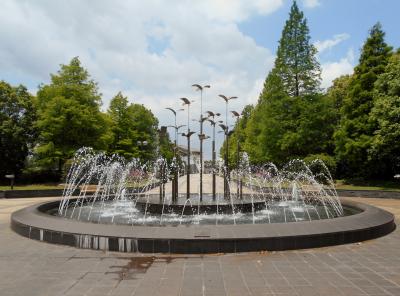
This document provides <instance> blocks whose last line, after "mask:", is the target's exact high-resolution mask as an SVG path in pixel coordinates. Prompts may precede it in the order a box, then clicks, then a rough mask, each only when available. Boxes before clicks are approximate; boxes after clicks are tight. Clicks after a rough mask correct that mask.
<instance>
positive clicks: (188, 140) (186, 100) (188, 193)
mask: <svg viewBox="0 0 400 296" xmlns="http://www.w3.org/2000/svg"><path fill="white" fill-rule="evenodd" d="M181 100H182V101H183V104H182V105H183V106H187V133H182V134H181V135H182V136H184V137H186V138H187V164H186V198H188V199H189V198H190V137H191V136H192V135H193V134H194V133H195V132H191V131H190V104H191V103H192V102H193V101H189V99H187V98H181Z"/></svg>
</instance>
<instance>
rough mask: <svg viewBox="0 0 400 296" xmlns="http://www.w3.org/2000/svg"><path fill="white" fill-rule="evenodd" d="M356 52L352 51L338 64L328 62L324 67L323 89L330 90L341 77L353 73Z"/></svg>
mask: <svg viewBox="0 0 400 296" xmlns="http://www.w3.org/2000/svg"><path fill="white" fill-rule="evenodd" d="M353 64H354V51H353V50H352V49H350V50H349V51H348V52H347V54H346V56H345V57H343V58H342V59H340V60H339V61H338V62H326V63H323V64H322V65H321V67H322V74H321V76H322V83H321V86H322V87H323V88H328V87H329V86H331V85H332V81H333V80H334V79H335V78H338V77H339V76H341V75H345V74H351V73H353V68H354V65H353Z"/></svg>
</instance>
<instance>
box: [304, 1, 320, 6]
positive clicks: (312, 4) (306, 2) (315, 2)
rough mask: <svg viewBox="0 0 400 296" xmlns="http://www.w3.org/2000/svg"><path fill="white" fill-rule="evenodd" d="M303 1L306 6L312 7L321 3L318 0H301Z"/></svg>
mask: <svg viewBox="0 0 400 296" xmlns="http://www.w3.org/2000/svg"><path fill="white" fill-rule="evenodd" d="M303 3H304V6H305V7H307V8H314V7H317V6H320V5H321V2H320V0H303Z"/></svg>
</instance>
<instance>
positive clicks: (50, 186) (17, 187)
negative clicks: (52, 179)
mask: <svg viewBox="0 0 400 296" xmlns="http://www.w3.org/2000/svg"><path fill="white" fill-rule="evenodd" d="M63 188H64V186H59V185H56V184H31V185H14V190H41V189H63ZM0 190H11V187H10V186H0Z"/></svg>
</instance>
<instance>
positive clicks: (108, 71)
mask: <svg viewBox="0 0 400 296" xmlns="http://www.w3.org/2000/svg"><path fill="white" fill-rule="evenodd" d="M297 2H298V5H299V7H300V9H301V10H303V12H304V14H305V16H306V18H307V20H308V24H309V28H310V35H311V42H312V43H313V44H314V45H315V46H316V47H317V49H318V60H319V62H320V63H321V66H322V87H323V88H325V89H326V88H327V87H329V86H330V85H331V83H332V80H333V79H335V78H336V77H338V76H340V75H343V74H349V73H351V72H352V70H353V67H354V66H355V65H356V64H357V61H358V58H359V54H360V49H361V47H362V44H363V42H364V41H365V39H366V38H367V36H368V30H369V29H370V28H371V27H372V26H373V25H374V24H375V23H376V22H378V21H379V22H381V24H382V26H383V30H384V31H385V32H386V41H387V42H388V43H389V44H390V45H392V46H393V47H394V48H398V47H399V46H400V30H399V29H398V28H399V27H400V26H399V25H400V22H399V20H398V16H397V14H398V11H400V1H398V0H298V1H297ZM291 4H292V1H291V0H190V1H189V0H168V1H163V0H146V1H141V0H135V1H134V0H131V1H128V0H113V1H111V0H108V1H106V0H69V1H67V0H36V1H30V0H2V1H1V9H0V40H1V42H0V80H5V81H7V82H9V83H11V84H13V85H18V84H23V85H25V86H27V87H28V89H29V90H30V91H31V92H32V93H33V94H35V93H36V91H37V87H38V85H39V84H41V83H44V84H46V83H49V81H50V73H56V72H57V71H58V70H59V67H60V64H68V63H69V61H70V60H71V59H72V58H73V57H75V56H79V58H80V60H81V62H82V64H83V66H84V67H85V68H86V69H87V70H88V71H89V73H90V75H91V77H92V78H93V79H94V80H95V81H96V82H98V86H99V90H100V92H101V93H102V98H103V105H102V110H103V111H105V110H107V108H108V105H109V102H110V100H111V99H112V97H113V96H115V95H116V94H117V93H118V92H119V91H121V92H122V93H123V94H124V95H125V96H127V97H128V99H129V101H130V102H132V103H139V104H143V105H145V106H146V107H148V108H150V109H151V110H152V112H153V113H154V114H155V116H156V117H157V118H158V119H159V122H160V125H171V124H173V117H172V116H171V115H172V113H171V112H169V111H168V110H166V109H165V108H166V107H172V108H175V109H178V108H181V107H182V106H181V104H180V101H179V98H180V97H187V98H190V99H192V100H194V101H195V102H193V104H192V108H191V113H192V114H191V120H192V119H198V118H199V117H200V96H199V93H198V92H196V91H195V90H194V88H193V87H191V85H192V84H194V83H198V84H201V85H204V84H209V85H211V88H210V89H207V90H206V91H205V92H204V96H203V110H204V111H205V110H211V111H215V112H221V113H223V114H224V113H225V104H224V102H223V101H222V99H220V98H218V94H224V95H226V96H237V97H238V99H237V100H234V101H232V103H231V104H230V105H229V110H236V111H239V112H240V111H241V110H242V108H243V106H245V105H246V104H254V103H256V102H257V99H258V95H259V93H260V92H261V90H262V85H263V82H264V80H265V77H266V76H267V74H268V72H269V71H270V70H271V68H272V67H273V63H274V59H275V53H276V50H277V46H278V40H279V38H280V36H281V33H282V29H283V26H284V24H285V21H286V19H287V18H288V14H289V10H290V6H291ZM223 119H225V118H223ZM228 120H229V123H230V124H231V123H233V120H234V119H233V118H231V117H230V118H229V119H228ZM186 121H187V119H186V113H185V112H180V113H178V124H184V123H186ZM191 129H192V130H195V131H197V130H198V123H196V122H193V121H191ZM171 133H172V131H171ZM205 133H206V134H211V129H210V127H208V125H207V127H206V128H205ZM222 137H223V136H222V134H217V145H218V144H221V142H222ZM179 141H180V144H184V142H185V140H184V138H182V137H181V138H180V139H179ZM197 145H198V140H196V137H194V139H193V146H197ZM209 146H211V143H209V144H207V143H206V144H205V150H206V158H209V157H210V147H209Z"/></svg>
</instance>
